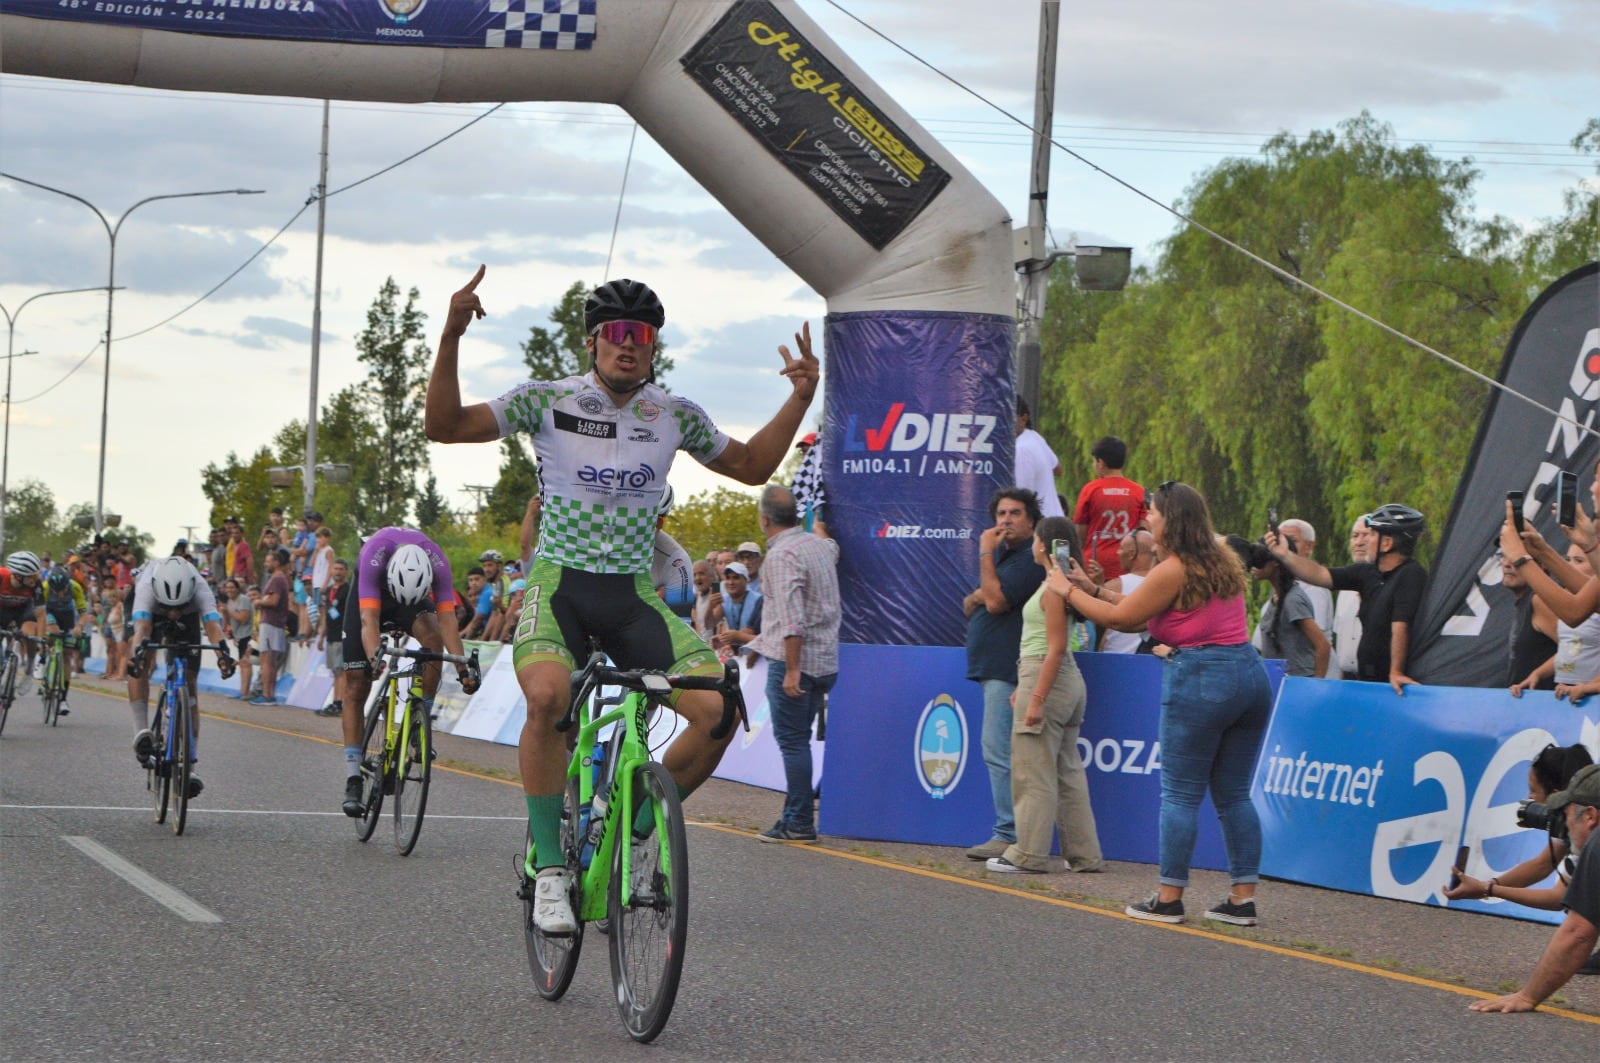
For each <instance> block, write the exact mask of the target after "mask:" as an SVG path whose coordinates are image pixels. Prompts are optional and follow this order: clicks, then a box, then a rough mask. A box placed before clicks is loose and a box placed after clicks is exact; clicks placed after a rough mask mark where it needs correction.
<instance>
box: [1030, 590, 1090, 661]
mask: <svg viewBox="0 0 1600 1063" xmlns="http://www.w3.org/2000/svg"><path fill="white" fill-rule="evenodd" d="M1049 593H1050V591H1049V590H1048V589H1047V588H1046V587H1045V585H1044V584H1042V583H1041V584H1039V589H1038V590H1036V591H1034V592H1033V597H1032V598H1029V599H1028V601H1027V603H1026V604H1025V605H1023V607H1022V642H1021V643H1020V644H1019V646H1018V647H1017V656H1019V657H1043V656H1044V655H1045V654H1046V653H1048V652H1050V638H1049V636H1048V635H1047V634H1046V633H1045V624H1044V596H1045V595H1046V594H1049ZM1067 625H1068V627H1067V650H1068V652H1067V653H1066V654H1065V655H1064V657H1063V659H1062V662H1061V667H1062V669H1063V670H1066V669H1069V668H1070V669H1071V670H1072V671H1077V670H1078V663H1077V662H1076V661H1074V660H1073V659H1072V653H1071V650H1072V649H1073V645H1072V636H1073V635H1075V634H1076V633H1077V629H1078V628H1079V626H1080V625H1078V624H1074V623H1073V622H1072V618H1071V617H1068V618H1067Z"/></svg>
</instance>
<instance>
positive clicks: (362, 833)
mask: <svg viewBox="0 0 1600 1063" xmlns="http://www.w3.org/2000/svg"><path fill="white" fill-rule="evenodd" d="M388 717H389V703H388V700H387V699H385V698H382V697H380V698H379V699H378V703H377V704H376V705H375V706H373V709H372V715H370V716H368V717H367V729H366V732H365V733H364V734H363V735H362V738H361V798H362V803H363V805H364V806H365V809H366V811H364V812H362V813H361V815H360V816H358V817H357V818H356V820H355V825H356V837H357V838H359V839H361V840H362V841H366V840H367V839H368V838H370V837H372V832H373V831H374V830H376V829H377V828H378V814H379V813H380V812H382V811H383V780H384V775H385V774H386V772H385V764H384V756H383V742H384V732H385V731H386V730H387V727H386V726H385V721H387V719H388Z"/></svg>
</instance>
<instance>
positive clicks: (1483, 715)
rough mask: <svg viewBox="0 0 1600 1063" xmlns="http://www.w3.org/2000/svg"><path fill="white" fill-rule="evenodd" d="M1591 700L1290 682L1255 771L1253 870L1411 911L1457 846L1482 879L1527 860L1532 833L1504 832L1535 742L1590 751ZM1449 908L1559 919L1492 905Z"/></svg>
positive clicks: (1430, 895) (1431, 889)
mask: <svg viewBox="0 0 1600 1063" xmlns="http://www.w3.org/2000/svg"><path fill="white" fill-rule="evenodd" d="M1592 705H1593V703H1592V702H1589V703H1585V704H1584V705H1582V706H1580V707H1578V708H1576V709H1575V708H1573V706H1571V705H1570V704H1567V703H1566V702H1560V701H1556V700H1555V697H1554V695H1553V694H1550V693H1539V692H1530V693H1527V694H1524V695H1523V696H1522V697H1521V698H1520V699H1514V698H1512V697H1511V695H1510V694H1509V693H1507V692H1506V691H1504V690H1476V689H1464V688H1459V687H1421V686H1416V687H1407V688H1406V695H1405V697H1403V698H1401V697H1397V696H1396V695H1395V693H1394V691H1392V690H1391V689H1389V687H1388V686H1387V685H1385V684H1379V683H1333V682H1327V681H1323V680H1316V679H1290V680H1288V681H1286V682H1285V683H1284V684H1283V687H1282V690H1281V691H1280V692H1279V696H1278V704H1277V709H1276V711H1275V712H1274V713H1273V719H1272V726H1271V728H1270V730H1269V731H1268V733H1267V741H1266V744H1265V746H1264V747H1263V748H1262V751H1261V760H1260V762H1259V763H1258V764H1257V766H1256V781H1255V787H1254V791H1253V792H1254V794H1255V800H1256V807H1257V808H1258V809H1259V810H1260V812H1261V825H1262V831H1263V843H1264V846H1265V858H1264V860H1263V863H1262V871H1263V872H1264V873H1265V874H1268V875H1271V876H1273V877H1276V878H1286V879H1292V880H1294V881H1296V882H1305V883H1309V884H1311V885H1316V886H1330V887H1333V888H1334V889H1341V890H1348V891H1350V892H1352V893H1366V894H1371V895H1373V896H1377V897H1392V898H1395V899H1397V900H1406V901H1414V902H1417V903H1422V904H1444V903H1446V902H1445V898H1444V897H1443V896H1442V891H1443V889H1444V888H1445V886H1446V884H1447V882H1448V880H1449V877H1450V867H1451V864H1452V863H1453V862H1454V860H1455V855H1456V849H1457V847H1458V846H1462V845H1466V846H1470V847H1471V849H1472V853H1471V856H1470V857H1469V858H1468V860H1467V867H1466V871H1467V873H1468V874H1469V875H1471V876H1473V877H1474V878H1480V879H1489V878H1492V877H1494V876H1497V875H1503V874H1505V872H1506V871H1507V870H1509V869H1510V868H1512V867H1515V866H1516V865H1517V864H1519V863H1521V862H1522V861H1524V860H1527V859H1529V858H1530V857H1532V856H1534V855H1535V854H1536V853H1537V852H1538V851H1539V850H1540V849H1541V848H1542V847H1543V845H1544V844H1545V841H1546V835H1545V833H1544V832H1543V831H1536V830H1526V829H1523V828H1519V827H1518V826H1517V824H1516V812H1517V803H1518V802H1519V801H1521V800H1522V799H1523V798H1525V797H1527V796H1528V767H1529V763H1530V762H1531V761H1532V759H1533V757H1534V756H1535V755H1537V754H1538V752H1539V751H1540V750H1541V749H1543V748H1544V747H1545V746H1546V745H1549V744H1551V743H1555V744H1557V745H1571V744H1572V743H1574V742H1579V741H1582V742H1584V743H1585V744H1586V745H1588V746H1589V748H1590V750H1591V752H1592V751H1594V750H1596V749H1597V748H1600V721H1597V720H1596V719H1595V716H1596V715H1597V713H1596V712H1595V709H1594V708H1592V707H1591V706H1592ZM1449 904H1450V906H1451V907H1453V908H1468V909H1471V910H1474V911H1486V912H1494V913H1496V914H1498V915H1510V916H1515V917H1517V918H1522V919H1535V920H1539V921H1542V922H1551V923H1553V922H1559V921H1560V918H1561V916H1560V913H1558V912H1540V911H1534V910H1532V909H1528V908H1524V907H1522V906H1521V905H1517V904H1510V903H1507V902H1505V901H1497V900H1489V901H1450V902H1449Z"/></svg>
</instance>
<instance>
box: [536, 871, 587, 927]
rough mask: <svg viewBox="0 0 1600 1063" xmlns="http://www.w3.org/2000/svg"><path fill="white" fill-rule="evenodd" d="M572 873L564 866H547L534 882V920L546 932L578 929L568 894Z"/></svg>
mask: <svg viewBox="0 0 1600 1063" xmlns="http://www.w3.org/2000/svg"><path fill="white" fill-rule="evenodd" d="M571 888H572V875H571V873H569V872H568V871H567V869H566V868H564V867H547V868H545V869H543V870H542V871H540V872H539V875H538V877H537V878H535V879H534V884H533V922H534V925H535V926H537V927H538V928H539V929H540V930H542V931H544V932H545V933H546V934H571V933H573V932H574V931H576V930H577V929H578V920H577V919H576V918H574V917H573V915H572V901H571V900H570V899H569V898H568V896H567V895H568V894H569V893H570V892H571Z"/></svg>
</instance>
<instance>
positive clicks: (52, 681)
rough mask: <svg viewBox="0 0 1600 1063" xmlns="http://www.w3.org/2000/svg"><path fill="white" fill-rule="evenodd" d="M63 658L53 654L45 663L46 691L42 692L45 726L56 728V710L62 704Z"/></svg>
mask: <svg viewBox="0 0 1600 1063" xmlns="http://www.w3.org/2000/svg"><path fill="white" fill-rule="evenodd" d="M60 688H61V657H60V656H59V655H58V654H56V653H52V654H50V655H49V656H48V657H46V658H45V662H44V689H43V690H42V691H40V693H41V694H42V695H43V700H44V725H45V726H46V727H54V726H55V723H56V709H57V707H58V706H60V704H61V689H60Z"/></svg>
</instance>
